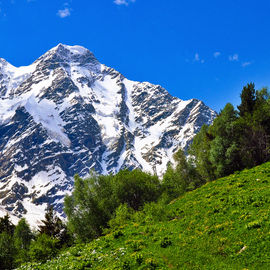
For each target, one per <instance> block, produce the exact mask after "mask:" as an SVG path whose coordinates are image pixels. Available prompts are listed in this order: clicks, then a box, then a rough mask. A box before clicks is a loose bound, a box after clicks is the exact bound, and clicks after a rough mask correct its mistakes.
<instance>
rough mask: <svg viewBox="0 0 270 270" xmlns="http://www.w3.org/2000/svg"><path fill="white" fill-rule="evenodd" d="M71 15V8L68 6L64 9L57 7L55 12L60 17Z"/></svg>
mask: <svg viewBox="0 0 270 270" xmlns="http://www.w3.org/2000/svg"><path fill="white" fill-rule="evenodd" d="M70 15H71V9H70V8H69V7H66V8H64V9H59V10H58V12H57V16H59V17H60V18H66V17H68V16H70Z"/></svg>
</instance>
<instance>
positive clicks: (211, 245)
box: [20, 163, 270, 270]
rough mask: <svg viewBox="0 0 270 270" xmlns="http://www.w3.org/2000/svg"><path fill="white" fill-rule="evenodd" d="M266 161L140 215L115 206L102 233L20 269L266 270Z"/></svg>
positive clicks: (269, 176)
mask: <svg viewBox="0 0 270 270" xmlns="http://www.w3.org/2000/svg"><path fill="white" fill-rule="evenodd" d="M269 198H270V163H265V164H263V165H261V166H259V167H256V168H253V169H250V170H244V171H243V172H240V173H239V172H237V173H235V174H233V175H230V176H228V177H225V178H222V179H219V180H216V181H213V182H210V183H207V184H206V185H204V186H202V187H200V188H198V189H196V190H194V191H192V192H187V193H185V194H184V195H183V196H182V197H180V198H179V199H177V200H175V201H174V202H172V203H170V204H162V203H158V204H157V203H148V204H147V205H146V206H145V207H144V208H143V210H142V211H137V212H136V211H134V210H133V209H131V208H130V207H128V206H127V204H125V205H121V206H119V207H118V209H117V213H116V214H115V216H114V219H112V220H111V221H110V225H111V226H110V228H109V229H107V231H106V235H105V236H102V237H100V238H98V239H96V240H94V241H92V242H90V243H88V244H79V245H76V246H73V247H72V248H70V249H68V250H67V251H66V252H63V253H62V254H61V255H59V257H57V258H55V259H54V260H51V261H48V262H47V263H45V264H38V263H34V264H27V265H25V266H23V267H21V268H20V269H25V270H30V269H43V270H47V269H50V270H53V269H58V270H61V269H63V270H64V269H65V270H67V269H72V270H73V269H192V270H193V269H209V270H210V269H224V270H227V269H261V270H264V269H265V270H268V269H270V251H269V246H270V235H269V230H270V200H269Z"/></svg>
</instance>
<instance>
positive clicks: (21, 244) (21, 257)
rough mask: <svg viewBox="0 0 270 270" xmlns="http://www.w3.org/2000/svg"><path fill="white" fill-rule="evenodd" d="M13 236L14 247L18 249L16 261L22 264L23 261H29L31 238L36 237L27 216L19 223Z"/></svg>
mask: <svg viewBox="0 0 270 270" xmlns="http://www.w3.org/2000/svg"><path fill="white" fill-rule="evenodd" d="M13 238H14V247H15V249H16V262H17V263H18V264H19V265H20V264H21V263H23V262H26V261H28V259H29V258H28V250H29V246H30V243H31V240H32V239H33V238H34V236H33V233H32V232H31V229H30V227H29V224H28V223H27V222H26V220H25V218H22V219H21V220H20V221H19V223H18V224H17V226H16V228H15V231H14V237H13Z"/></svg>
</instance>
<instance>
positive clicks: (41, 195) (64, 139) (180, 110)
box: [0, 44, 216, 223]
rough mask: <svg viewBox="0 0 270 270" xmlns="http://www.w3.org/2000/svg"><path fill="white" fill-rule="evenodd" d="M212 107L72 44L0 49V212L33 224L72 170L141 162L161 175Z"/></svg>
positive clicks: (58, 203)
mask: <svg viewBox="0 0 270 270" xmlns="http://www.w3.org/2000/svg"><path fill="white" fill-rule="evenodd" d="M215 115H216V113H215V112H214V111H213V110H211V109H210V108H209V107H207V106H205V105H204V103H203V102H202V101H199V100H196V99H191V100H187V101H183V100H180V99H179V98H176V97H172V96H171V95H170V94H169V93H168V92H167V91H166V90H165V89H164V88H162V87H161V86H159V85H153V84H150V83H147V82H142V83H140V82H134V81H130V80H128V79H126V78H125V77H124V76H123V75H122V74H120V73H119V72H117V71H116V70H114V69H113V68H109V67H107V66H105V65H103V64H101V63H99V61H98V60H97V59H96V58H95V56H94V55H93V54H92V53H91V52H90V51H89V50H87V49H85V48H83V47H80V46H66V45H62V44H59V45H58V46H56V47H55V48H53V49H51V50H49V51H48V52H47V53H45V54H44V55H43V56H41V57H40V58H39V59H37V60H36V61H35V62H34V63H33V64H32V65H30V66H27V67H19V68H17V67H14V66H12V65H11V64H9V63H8V62H6V61H5V60H4V59H1V58H0V206H1V208H0V212H1V209H3V208H4V209H5V210H7V211H9V212H10V213H12V214H14V215H15V216H17V217H21V216H26V217H27V218H28V220H29V221H30V222H32V223H34V222H35V221H36V220H39V219H41V218H42V217H43V214H44V210H45V208H46V207H47V204H48V203H49V204H53V205H54V207H55V209H56V210H58V211H59V212H61V209H62V202H63V197H64V195H65V194H66V193H67V192H70V191H71V190H72V186H73V176H74V174H76V173H78V174H79V175H80V176H82V177H85V176H87V174H88V173H89V170H90V169H91V168H92V169H95V171H96V172H98V173H102V174H107V173H115V172H117V171H119V170H120V169H122V168H126V167H128V168H131V169H132V168H136V167H140V168H142V169H143V170H145V171H148V172H151V173H157V174H158V175H162V173H164V171H165V169H166V165H167V163H168V161H170V160H171V159H172V155H173V153H174V152H175V151H176V150H177V149H178V147H179V146H181V147H182V148H186V147H187V146H188V144H189V143H190V142H191V141H192V138H193V137H194V135H195V134H196V133H197V132H198V131H199V129H200V127H201V126H202V125H203V124H210V123H211V122H212V121H213V119H214V117H215Z"/></svg>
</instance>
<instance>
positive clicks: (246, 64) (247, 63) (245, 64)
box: [242, 62, 251, 67]
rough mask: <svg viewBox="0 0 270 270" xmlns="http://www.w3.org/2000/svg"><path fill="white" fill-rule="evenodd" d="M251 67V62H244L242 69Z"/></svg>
mask: <svg viewBox="0 0 270 270" xmlns="http://www.w3.org/2000/svg"><path fill="white" fill-rule="evenodd" d="M249 65H251V62H244V63H242V67H247V66H249Z"/></svg>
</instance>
